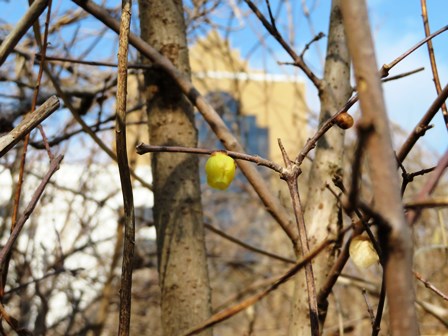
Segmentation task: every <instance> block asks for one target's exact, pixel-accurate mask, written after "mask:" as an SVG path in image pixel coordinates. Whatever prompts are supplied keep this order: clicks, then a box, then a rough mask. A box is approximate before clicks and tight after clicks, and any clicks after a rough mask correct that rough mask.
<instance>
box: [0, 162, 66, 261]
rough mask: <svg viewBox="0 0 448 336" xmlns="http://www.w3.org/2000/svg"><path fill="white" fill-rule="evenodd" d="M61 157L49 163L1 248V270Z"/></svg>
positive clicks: (57, 166)
mask: <svg viewBox="0 0 448 336" xmlns="http://www.w3.org/2000/svg"><path fill="white" fill-rule="evenodd" d="M63 157H64V156H63V155H59V156H57V157H56V158H54V159H53V160H52V161H51V163H50V168H49V169H48V172H47V173H46V174H45V176H44V177H43V179H42V181H41V182H40V184H39V186H38V187H37V189H36V190H35V192H34V194H33V197H32V198H31V201H30V203H28V206H27V207H26V208H25V210H24V211H23V214H22V216H21V217H20V218H19V219H18V220H17V223H16V225H15V227H14V230H13V231H12V232H11V235H10V236H9V238H8V241H7V242H6V244H5V245H4V246H3V248H2V249H1V251H0V269H2V268H3V267H4V264H5V260H6V256H7V255H8V254H9V253H10V251H11V249H12V247H13V246H14V244H15V242H16V240H17V238H18V237H19V234H20V232H21V230H22V228H23V226H24V225H25V223H26V221H27V220H28V218H29V217H30V216H31V214H32V213H33V211H34V208H35V207H36V204H37V202H38V201H39V198H40V197H41V196H42V193H43V192H44V190H45V187H46V186H47V184H48V182H49V181H50V178H51V177H52V176H53V174H54V173H55V172H56V171H57V170H58V169H59V164H60V163H61V161H62V159H63Z"/></svg>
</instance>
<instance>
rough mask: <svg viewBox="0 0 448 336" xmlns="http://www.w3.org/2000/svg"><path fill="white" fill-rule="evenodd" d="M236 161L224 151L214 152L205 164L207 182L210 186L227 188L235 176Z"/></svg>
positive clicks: (221, 188) (220, 188)
mask: <svg viewBox="0 0 448 336" xmlns="http://www.w3.org/2000/svg"><path fill="white" fill-rule="evenodd" d="M235 168H236V167H235V161H234V160H233V159H232V158H231V157H230V156H228V155H227V154H226V153H223V152H214V153H212V154H211V155H210V157H209V159H208V160H207V163H206V164H205V172H206V174H207V183H208V185H209V186H210V187H212V188H215V189H219V190H225V189H227V188H228V187H229V185H230V183H232V181H233V178H234V177H235Z"/></svg>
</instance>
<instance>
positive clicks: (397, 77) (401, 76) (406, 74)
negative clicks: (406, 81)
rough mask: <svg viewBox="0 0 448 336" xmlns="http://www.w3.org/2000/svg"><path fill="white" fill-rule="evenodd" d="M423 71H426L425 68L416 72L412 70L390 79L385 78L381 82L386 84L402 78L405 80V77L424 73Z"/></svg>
mask: <svg viewBox="0 0 448 336" xmlns="http://www.w3.org/2000/svg"><path fill="white" fill-rule="evenodd" d="M423 70H425V68H424V67H420V68H417V69H414V70H411V71H406V72H403V73H401V74H398V75H395V76H390V77H386V78H383V79H382V80H381V82H383V83H386V82H390V81H394V80H397V79H401V78H404V77H407V76H411V75H414V74H416V73H418V72H420V71H423Z"/></svg>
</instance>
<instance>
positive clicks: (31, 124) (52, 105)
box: [0, 96, 60, 157]
mask: <svg viewBox="0 0 448 336" xmlns="http://www.w3.org/2000/svg"><path fill="white" fill-rule="evenodd" d="M59 105H60V104H59V99H58V98H57V97H56V96H51V97H50V98H48V99H47V100H46V101H45V103H43V104H42V105H41V106H40V107H39V108H38V109H36V110H35V111H34V112H33V113H29V114H27V115H26V117H25V118H24V119H23V120H22V121H21V122H20V123H19V124H18V125H17V126H16V127H14V129H13V130H12V131H11V132H9V133H8V134H6V135H4V136H2V137H1V138H0V157H2V156H3V155H5V154H6V153H7V152H8V151H9V150H10V149H11V148H13V147H14V145H16V144H17V143H18V142H19V141H20V140H22V139H23V138H24V137H25V135H27V134H28V133H30V132H31V131H32V130H33V129H34V128H36V126H37V125H38V124H40V123H41V122H42V121H44V120H45V119H46V118H48V117H49V116H50V115H51V114H52V113H53V112H54V111H56V110H57V109H58V108H59Z"/></svg>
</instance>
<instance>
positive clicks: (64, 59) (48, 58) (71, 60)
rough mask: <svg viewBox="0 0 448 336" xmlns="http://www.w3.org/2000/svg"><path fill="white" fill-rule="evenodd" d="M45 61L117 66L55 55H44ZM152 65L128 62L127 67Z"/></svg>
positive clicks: (149, 65) (138, 67)
mask: <svg viewBox="0 0 448 336" xmlns="http://www.w3.org/2000/svg"><path fill="white" fill-rule="evenodd" d="M36 60H37V61H39V60H40V56H39V54H36ZM45 60H46V61H49V62H64V63H75V64H83V65H90V66H104V67H110V68H116V67H118V64H117V63H112V62H97V61H84V60H80V59H74V58H67V57H57V56H46V58H45ZM152 67H153V66H152V65H151V64H143V63H129V64H128V69H151V68H152Z"/></svg>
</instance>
